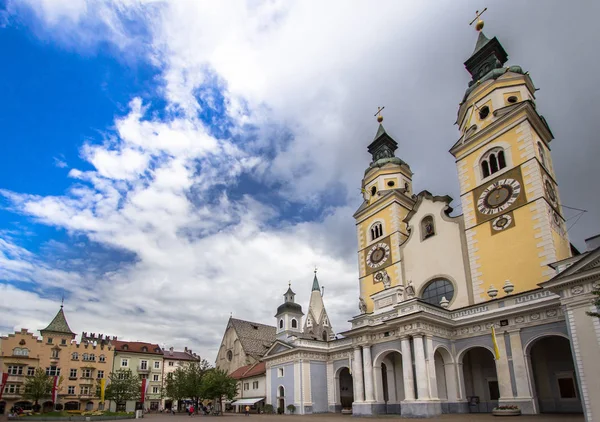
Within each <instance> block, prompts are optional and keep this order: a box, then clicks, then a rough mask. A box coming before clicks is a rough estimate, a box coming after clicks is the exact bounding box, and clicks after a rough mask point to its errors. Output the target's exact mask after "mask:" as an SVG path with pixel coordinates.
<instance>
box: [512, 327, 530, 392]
mask: <svg viewBox="0 0 600 422" xmlns="http://www.w3.org/2000/svg"><path fill="white" fill-rule="evenodd" d="M509 335H510V349H511V354H512V363H513V370H514V371H513V372H514V374H515V383H516V386H517V398H519V399H531V389H530V388H529V386H530V381H529V371H528V370H527V365H526V363H525V354H524V351H523V344H522V343H521V334H520V332H519V330H516V331H511V332H510V333H509Z"/></svg>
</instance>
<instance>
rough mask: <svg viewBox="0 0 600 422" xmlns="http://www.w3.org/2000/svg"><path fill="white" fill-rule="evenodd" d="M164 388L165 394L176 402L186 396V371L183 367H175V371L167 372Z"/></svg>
mask: <svg viewBox="0 0 600 422" xmlns="http://www.w3.org/2000/svg"><path fill="white" fill-rule="evenodd" d="M164 390H165V391H164V393H165V396H166V397H168V398H170V399H171V400H174V401H177V404H179V403H180V402H181V400H183V399H185V398H187V397H188V396H187V393H188V391H187V389H186V372H185V370H184V369H183V368H177V369H176V370H175V372H172V373H170V374H167V379H166V383H165V389H164Z"/></svg>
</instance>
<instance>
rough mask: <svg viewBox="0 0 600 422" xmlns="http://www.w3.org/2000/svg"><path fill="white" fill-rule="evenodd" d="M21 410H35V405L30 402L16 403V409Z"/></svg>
mask: <svg viewBox="0 0 600 422" xmlns="http://www.w3.org/2000/svg"><path fill="white" fill-rule="evenodd" d="M16 408H20V409H22V410H33V403H31V402H30V401H18V402H16V403H15V409H16Z"/></svg>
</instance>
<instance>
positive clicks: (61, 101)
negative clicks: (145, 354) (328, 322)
mask: <svg viewBox="0 0 600 422" xmlns="http://www.w3.org/2000/svg"><path fill="white" fill-rule="evenodd" d="M413 3H414V2H413ZM413 3H411V2H392V1H390V2H385V1H384V2H380V4H379V5H378V7H376V8H374V7H370V6H369V5H367V4H354V5H353V7H341V3H340V4H337V3H336V2H331V3H329V2H328V3H327V4H325V5H323V4H317V3H315V2H277V1H274V2H247V3H231V4H227V2H224V3H223V4H219V5H218V6H217V5H214V4H212V3H211V6H210V7H207V3H206V4H205V3H203V2H193V3H192V2H189V3H185V2H169V1H165V2H137V1H129V0H101V1H100V0H99V1H94V2H92V1H86V0H40V1H39V2H38V1H36V0H23V1H11V0H9V1H6V0H4V1H1V0H0V51H2V53H3V65H2V66H0V93H1V98H0V142H1V146H2V154H1V155H0V160H1V161H0V180H1V183H0V189H1V192H2V195H1V196H0V201H1V202H0V204H1V205H2V207H0V280H2V281H0V312H2V314H3V315H7V314H9V315H10V316H9V317H8V318H6V320H5V321H4V322H0V332H7V331H10V330H12V329H13V328H15V327H21V326H26V327H31V328H32V329H37V328H40V327H41V326H42V325H44V324H46V323H47V322H48V321H49V318H51V317H52V316H53V314H54V313H55V312H56V310H57V307H58V303H59V301H60V297H61V295H62V294H65V297H66V309H67V316H68V318H69V321H70V322H71V325H72V328H73V329H74V330H75V331H92V332H100V331H102V332H107V333H109V334H112V335H119V336H121V337H125V338H130V339H138V340H148V341H156V342H164V343H166V344H173V345H175V346H178V347H183V346H191V347H193V348H194V349H195V350H200V351H201V352H202V353H203V354H206V355H207V356H211V354H214V352H215V347H217V345H218V341H219V339H220V336H221V334H222V330H223V328H224V326H225V323H226V319H227V317H228V316H229V314H230V312H234V313H235V314H236V315H237V316H239V317H242V318H246V319H251V320H256V321H258V322H264V323H271V322H272V321H271V319H272V314H273V310H274V309H275V308H276V307H277V305H278V304H279V302H280V300H281V294H282V293H283V292H284V291H285V289H286V288H287V282H288V280H292V282H293V286H297V288H296V291H297V293H298V298H299V300H300V301H304V302H306V300H307V299H308V294H309V292H310V286H311V283H312V269H313V268H314V266H318V267H319V268H320V270H319V277H320V280H321V284H322V285H325V286H327V292H328V295H327V297H326V300H325V303H326V306H327V307H328V309H329V312H328V313H329V315H330V316H331V317H332V321H333V325H334V328H335V329H336V330H337V331H343V330H344V329H345V328H346V327H345V325H346V320H347V319H348V318H349V317H350V316H351V315H353V314H354V312H355V309H356V301H357V295H358V288H357V287H358V283H357V277H358V275H357V271H356V266H357V264H356V246H355V245H356V240H355V228H354V222H353V219H352V214H353V212H354V211H355V210H356V208H357V207H358V206H359V204H360V200H361V197H360V190H359V187H360V181H361V178H362V175H363V172H364V169H365V167H366V166H367V165H368V163H369V156H368V154H367V152H366V146H367V145H368V144H369V142H370V141H371V139H372V137H373V135H374V134H375V132H376V130H377V126H376V123H375V121H374V118H373V114H374V112H375V110H376V109H377V106H380V105H385V106H386V110H385V111H386V112H385V113H384V114H385V116H386V117H385V119H386V120H385V124H386V129H387V130H388V132H389V133H391V134H392V136H394V137H395V138H396V140H397V141H398V142H399V144H400V147H399V151H398V154H399V156H400V157H401V158H403V159H404V160H405V161H407V162H408V163H409V164H410V165H411V168H412V170H413V171H414V172H415V179H414V181H415V189H416V190H417V191H419V190H422V189H427V190H429V191H431V192H433V193H435V194H450V195H451V196H453V197H454V198H458V183H457V181H456V170H455V167H454V162H453V159H452V157H451V156H450V154H448V152H447V151H448V149H449V148H450V146H451V145H452V144H453V143H454V142H455V140H456V138H457V129H456V127H455V126H454V125H453V122H454V121H455V117H456V109H457V104H458V103H459V101H460V100H461V99H462V95H463V93H464V90H465V88H466V85H467V82H468V79H469V78H468V74H467V73H466V71H465V70H464V68H463V65H462V62H463V61H464V60H465V59H466V57H468V54H470V52H471V51H472V48H473V45H474V43H475V39H476V34H475V33H474V32H473V30H472V28H469V27H468V25H466V24H465V21H468V20H469V19H468V17H469V16H471V15H472V12H473V11H474V10H475V9H476V8H478V7H479V5H478V4H476V2H465V3H464V4H461V5H460V6H456V5H455V4H454V2H440V3H439V4H438V5H437V7H436V8H431V7H430V6H427V5H422V4H413ZM584 5H585V7H584V8H587V9H589V11H590V12H589V13H581V12H578V13H577V19H575V15H573V16H574V17H573V22H576V23H573V24H571V23H569V24H565V22H567V21H568V20H567V21H565V19H564V17H565V16H569V15H570V14H574V13H575V12H574V11H572V10H571V9H569V7H567V6H568V5H563V4H562V3H561V2H558V1H557V2H551V6H549V7H547V8H545V9H543V10H539V9H538V8H537V7H536V6H535V7H534V5H518V6H515V7H511V8H508V7H505V6H504V4H503V3H502V2H493V4H492V5H490V12H488V13H489V14H490V17H489V19H488V20H486V29H485V31H488V32H486V34H488V35H490V36H491V35H496V36H498V38H499V39H500V41H501V42H502V43H503V45H504V47H505V49H506V50H507V51H508V53H509V55H510V61H509V63H511V64H519V65H522V66H523V67H524V68H525V69H526V70H529V71H530V72H531V74H532V76H533V80H534V81H535V82H536V84H537V85H538V86H539V87H540V88H541V91H540V92H539V97H538V106H539V108H540V109H541V110H542V111H543V113H544V115H545V117H546V118H547V119H548V121H549V123H550V126H551V127H552V129H553V131H554V133H555V135H556V138H557V141H556V143H555V145H554V146H553V157H554V162H555V168H556V171H557V173H558V176H559V185H560V188H561V198H562V199H563V202H564V203H565V204H568V205H571V206H574V207H577V208H585V209H588V210H589V213H588V214H587V215H586V216H585V217H584V218H583V219H582V220H581V222H579V223H578V224H577V226H575V227H574V228H573V230H572V232H570V235H571V240H572V241H573V242H574V243H575V244H576V245H577V246H578V247H580V248H581V247H582V246H583V239H584V238H585V237H588V236H591V235H593V234H596V233H595V232H594V230H597V227H594V221H596V222H597V221H598V219H600V215H599V211H598V210H599V209H600V204H599V200H597V199H594V198H593V197H592V196H590V195H587V194H586V192H587V191H590V189H594V186H593V184H592V182H591V181H588V177H587V176H588V175H589V174H591V172H592V171H593V169H595V164H594V163H593V160H591V159H590V158H589V157H593V156H597V153H599V151H598V145H597V141H596V138H595V135H594V134H595V133H597V132H598V130H599V129H600V128H598V122H597V119H594V117H593V115H592V114H593V112H592V111H593V110H597V101H598V100H597V98H598V96H597V95H593V94H594V93H593V92H592V90H590V89H589V86H588V84H590V83H592V81H593V80H594V79H593V78H594V77H595V75H594V74H593V69H596V68H597V63H595V61H596V60H597V59H595V58H594V57H591V56H590V55H589V54H588V55H586V54H583V53H582V52H584V51H591V50H590V48H592V47H593V46H592V45H591V44H590V43H591V40H593V39H594V37H593V36H592V32H593V25H592V24H589V25H586V24H585V22H586V21H587V20H589V19H591V18H588V16H593V15H594V13H592V10H593V9H597V8H598V6H597V5H595V4H594V3H593V2H591V1H590V2H584ZM492 12H493V13H492ZM515 13H516V14H515ZM532 15H533V16H535V18H531V16H532ZM332 22H335V25H332ZM558 22H560V23H561V25H562V26H560V29H556V28H558V27H557V24H558ZM569 22H570V21H569ZM565 25H566V26H565ZM525 27H527V28H530V29H529V30H527V31H525V30H524V28H525ZM488 28H489V29H488ZM448 34H453V36H448ZM574 46H576V47H574ZM432 52H434V53H432ZM554 56H560V57H561V58H562V60H559V61H558V63H557V62H556V61H555V60H554V59H553V58H552V57H554ZM573 63H575V64H577V66H576V67H577V78H574V79H570V78H567V77H566V75H570V74H571V73H570V72H572V71H573V65H572V64H573ZM550 70H551V71H550ZM454 205H455V207H456V203H455V204H454ZM459 211H460V210H459ZM249 298H250V299H251V300H249ZM304 302H303V303H304ZM130 309H137V310H140V317H139V318H132V316H131V312H130ZM8 311H10V312H8ZM149 315H151V317H149ZM157 320H159V321H162V323H161V324H158V326H157V324H156V321H157ZM123 321H127V323H126V324H124V323H123ZM198 330H201V331H202V332H203V335H202V336H200V335H198V334H197V331H198ZM190 331H192V332H190Z"/></svg>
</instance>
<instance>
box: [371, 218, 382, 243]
mask: <svg viewBox="0 0 600 422" xmlns="http://www.w3.org/2000/svg"><path fill="white" fill-rule="evenodd" d="M381 236H383V226H382V225H381V223H379V222H377V223H374V224H373V225H372V226H371V240H375V239H377V238H379V237H381Z"/></svg>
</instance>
